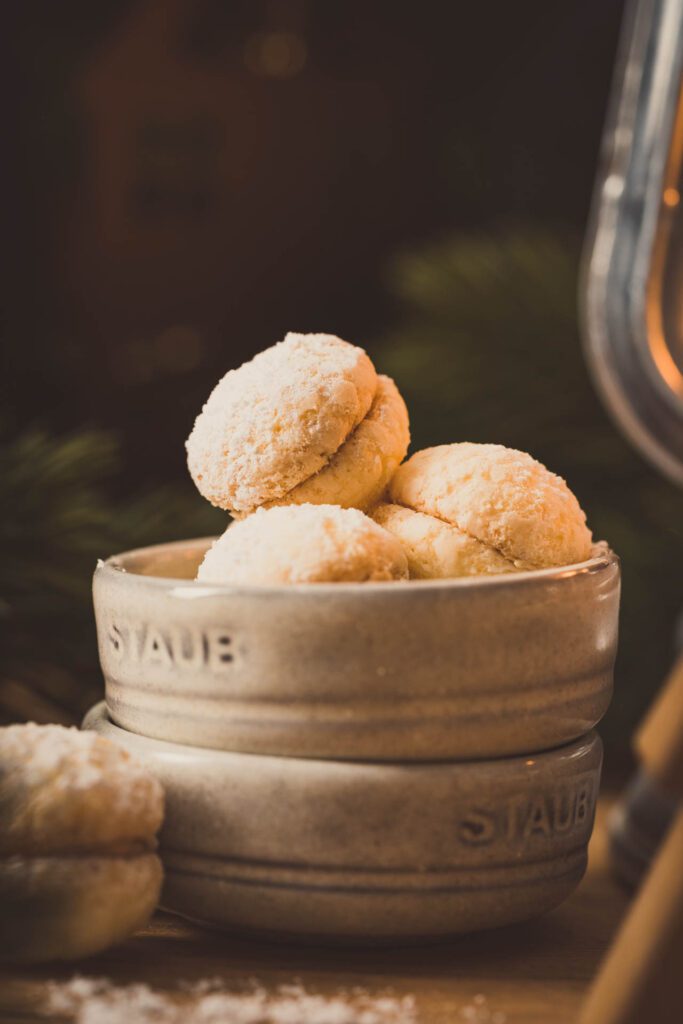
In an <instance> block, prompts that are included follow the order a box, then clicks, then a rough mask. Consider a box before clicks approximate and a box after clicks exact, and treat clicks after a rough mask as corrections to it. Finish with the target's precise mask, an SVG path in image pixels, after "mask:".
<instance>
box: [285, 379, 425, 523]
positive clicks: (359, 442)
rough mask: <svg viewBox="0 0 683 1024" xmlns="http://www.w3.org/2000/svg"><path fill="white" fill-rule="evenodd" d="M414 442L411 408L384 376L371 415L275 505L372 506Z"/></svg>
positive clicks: (392, 383)
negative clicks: (320, 467) (411, 429)
mask: <svg viewBox="0 0 683 1024" xmlns="http://www.w3.org/2000/svg"><path fill="white" fill-rule="evenodd" d="M409 444H410V427H409V422H408V410H407V409H406V404H405V402H404V401H403V398H402V397H401V394H400V392H399V390H398V388H397V387H396V384H395V383H394V381H393V380H392V379H391V377H385V376H381V375H380V376H379V377H378V379H377V392H376V394H375V398H374V400H373V403H372V405H371V407H370V409H369V411H368V413H367V415H366V416H365V417H364V418H363V419H362V420H361V422H360V423H359V424H358V425H357V426H356V427H355V429H354V430H353V431H352V432H351V433H350V434H349V436H348V437H347V439H346V440H345V441H344V443H343V444H342V445H341V447H340V448H339V449H338V450H337V451H336V452H335V453H334V455H332V456H331V457H330V459H329V460H328V461H327V464H326V465H325V466H323V468H322V469H320V470H318V472H317V473H315V474H314V475H313V476H311V477H309V478H308V479H307V480H304V481H303V482H302V483H300V484H299V485H298V486H297V487H295V488H293V489H292V490H291V491H290V492H289V493H288V494H287V495H286V496H285V497H284V498H282V499H280V500H279V501H277V502H271V503H270V504H271V505H284V504H287V505H302V504H314V505H323V504H328V503H329V504H335V505H341V507H342V508H358V509H362V510H366V509H368V508H371V507H372V506H373V505H374V504H375V503H376V502H377V501H379V499H380V498H381V496H382V494H383V493H384V491H385V489H386V486H387V484H388V483H389V481H390V480H391V477H392V476H393V475H394V473H395V472H396V469H397V468H398V466H399V465H400V464H401V462H402V460H403V459H404V458H405V455H406V452H407V451H408V445H409Z"/></svg>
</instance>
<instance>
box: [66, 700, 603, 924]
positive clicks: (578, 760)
mask: <svg viewBox="0 0 683 1024" xmlns="http://www.w3.org/2000/svg"><path fill="white" fill-rule="evenodd" d="M84 725H85V727H86V728H90V729H95V730H97V732H99V733H101V734H102V735H105V736H108V737H110V738H111V739H113V740H114V741H115V742H117V743H119V744H121V745H122V746H124V747H126V748H127V749H128V750H130V751H131V753H133V754H135V755H137V756H138V757H139V758H141V759H142V760H143V761H144V762H145V763H146V764H147V766H148V767H149V769H150V770H151V771H152V772H153V773H154V774H155V775H156V776H157V777H158V778H159V780H160V781H161V783H162V785H163V786H164V789H165V791H166V821H165V824H164V826H163V829H162V832H161V837H160V841H161V849H160V852H161V856H162V859H163V861H164V866H165V869H166V883H165V889H164V895H163V905H164V906H165V907H167V908H168V909H170V910H173V911H176V912H177V913H180V914H184V915H186V916H188V917H192V918H195V919H198V920H201V921H203V922H205V923H209V924H213V925H219V926H222V927H225V928H239V929H240V930H246V931H255V932H259V933H262V934H263V933H267V934H271V935H276V936H277V935H279V936H288V935H296V936H299V937H303V938H305V937H308V938H315V937H318V938H325V939H328V940H336V941H340V940H341V941H354V942H356V941H372V942H382V941H384V942H396V941H398V940H401V941H403V940H413V939H424V938H435V937H439V936H447V935H452V934H456V933H459V932H466V931H472V930H475V929H479V928H490V927H494V926H497V925H502V924H509V923H511V922H513V921H520V920H523V919H526V918H529V917H532V916H535V915H536V914H539V913H541V912H543V911H546V910H549V909H550V908H552V907H554V906H556V905H557V904H558V903H560V902H561V901H562V900H563V899H564V898H565V897H566V896H568V895H569V893H570V892H571V891H572V890H573V889H574V887H575V886H576V885H577V883H578V882H579V880H580V878H581V876H582V874H583V872H584V868H585V865H586V845H587V843H588V839H589V836H590V833H591V829H592V823H593V814H594V809H595V801H596V797H597V792H598V783H599V775H600V763H601V744H600V740H599V738H598V737H597V736H596V735H595V734H594V733H592V734H590V735H589V736H586V737H584V738H583V739H581V740H579V741H577V742H574V743H572V744H570V745H568V746H564V747H561V748H559V749H557V750H552V751H548V752H546V753H542V754H539V755H537V756H533V757H531V756H530V757H523V758H505V759H499V760H492V761H479V762H476V761H472V762H467V763H461V764H447V763H436V762H434V763H423V764H416V763H414V762H406V763H403V764H400V763H394V764H380V763H377V762H355V763H354V762H343V761H336V762H335V761H315V760H310V759H304V758H280V757H265V756H261V755H257V754H232V753H226V752H224V751H212V750H206V749H201V748H193V747H187V746H181V745H179V744H171V743H166V742H163V741H159V740H151V739H146V738H145V737H141V736H136V735H134V734H133V733H128V732H125V731H124V730H122V729H119V728H118V727H117V726H115V725H113V724H112V723H111V721H110V720H109V718H108V716H107V713H106V709H105V706H104V704H100V705H98V706H97V707H96V708H94V709H93V711H91V712H90V714H89V715H88V717H87V718H86V721H85V723H84Z"/></svg>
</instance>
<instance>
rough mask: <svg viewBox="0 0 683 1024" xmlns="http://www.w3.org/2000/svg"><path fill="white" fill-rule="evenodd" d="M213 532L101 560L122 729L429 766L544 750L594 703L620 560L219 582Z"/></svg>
mask: <svg viewBox="0 0 683 1024" xmlns="http://www.w3.org/2000/svg"><path fill="white" fill-rule="evenodd" d="M209 543H210V542H209V541H208V540H204V541H194V542H192V541H188V542H181V543H176V544H168V545H163V546H159V547H152V548H146V549H143V550H140V551H133V552H130V553H128V554H124V555H119V556H117V557H114V558H111V559H109V560H108V561H107V562H104V563H101V564H100V565H99V566H98V568H97V571H96V573H95V580H94V600H95V612H96V618H97V630H98V639H99V649H100V660H101V663H102V669H103V671H104V677H105V685H106V700H107V706H108V708H109V712H110V714H111V717H112V720H113V721H114V722H115V723H116V724H118V725H120V726H122V727H123V728H125V729H128V730H130V731H132V732H136V733H140V734H141V735H144V736H150V737H154V738H156V739H165V740H170V741H171V742H177V743H188V744H191V745H193V746H203V747H211V748H214V749H223V750H232V751H242V752H246V753H260V754H276V755H289V756H294V757H316V758H320V757H330V758H335V759H339V758H341V759H345V758H349V759H376V760H396V759H399V760H413V759H414V760H436V759H441V758H443V759H456V758H457V759H469V758H481V757H500V756H504V755H509V754H522V753H527V752H532V751H538V750H544V749H549V748H551V747H554V746H558V745H559V744H561V743H566V742H568V741H569V740H572V739H575V738H576V737H578V736H581V735H583V734H584V733H586V732H587V731H588V730H589V729H591V728H592V727H593V726H594V725H595V724H596V723H597V722H598V721H599V719H600V718H601V717H602V715H603V714H604V712H605V710H606V708H607V706H608V704H609V700H610V696H611V691H612V668H613V664H614V657H615V652H616V644H617V617H618V607H619V564H618V560H617V559H616V557H615V556H614V555H613V554H612V553H611V552H610V551H609V549H607V548H606V547H604V546H602V547H596V549H595V557H593V558H592V559H591V560H590V561H587V562H583V563H581V564H579V565H574V566H568V567H564V568H559V569H547V570H540V571H536V572H522V573H517V574H514V575H502V576H491V577H476V578H463V579H454V580H415V581H410V582H400V583H398V582H397V583H362V584H355V583H337V584H308V585H294V586H277V587H267V586H216V585H204V584H201V583H198V582H196V581H195V580H194V579H193V577H194V574H195V572H196V568H197V564H198V562H199V561H200V559H201V557H202V555H203V553H204V551H205V550H206V547H207V545H208V544H209Z"/></svg>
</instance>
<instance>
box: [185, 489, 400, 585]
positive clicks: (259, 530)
mask: <svg viewBox="0 0 683 1024" xmlns="http://www.w3.org/2000/svg"><path fill="white" fill-rule="evenodd" d="M407 576H408V564H407V561H406V556H405V554H404V552H403V549H402V547H401V544H400V543H399V541H398V540H397V539H396V538H395V537H393V536H392V534H390V533H388V532H387V531H386V530H384V529H382V527H381V526H378V525H377V523H375V522H373V521H372V519H370V518H368V516H366V515H364V513H363V512H360V511H359V510H358V509H353V508H340V507H339V506H337V505H285V506H281V507H275V508H270V509H260V510H259V511H258V512H255V513H254V514H253V515H251V516H248V518H246V519H243V520H241V521H240V522H236V523H233V524H232V525H231V526H229V527H228V529H227V530H226V531H225V533H224V534H223V536H222V537H220V538H219V539H218V540H217V541H216V542H215V543H214V545H213V546H212V547H211V548H210V549H209V551H207V553H206V555H205V557H204V561H203V562H202V564H201V565H200V567H199V571H198V573H197V579H198V580H200V581H201V582H204V583H238V584H240V583H260V584H268V583H269V584H282V583H337V582H351V581H353V582H364V581H367V580H400V579H406V578H407Z"/></svg>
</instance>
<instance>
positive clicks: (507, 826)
mask: <svg viewBox="0 0 683 1024" xmlns="http://www.w3.org/2000/svg"><path fill="white" fill-rule="evenodd" d="M595 801H596V789H595V784H594V781H593V779H592V777H591V776H588V775H585V776H579V777H577V778H576V780H575V781H573V782H569V783H567V784H565V785H562V786H559V787H557V788H553V789H548V790H547V791H542V792H535V793H529V794H528V795H519V796H515V797H511V798H508V799H507V800H506V801H504V802H503V801H501V802H500V804H498V803H496V804H495V805H491V806H485V805H484V806H476V805H475V806H473V807H471V808H469V809H468V810H467V811H466V812H465V813H464V814H463V815H461V816H460V817H459V820H458V824H457V835H458V839H459V841H460V842H461V843H463V845H465V846H490V845H491V844H493V843H506V844H508V843H515V842H517V843H522V844H525V843H528V842H530V841H532V840H533V839H534V838H535V837H536V838H543V837H545V838H551V837H553V836H558V835H560V834H562V833H563V832H572V831H574V830H586V829H588V828H589V827H590V824H591V822H592V820H593V814H594V811H595Z"/></svg>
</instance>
